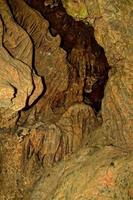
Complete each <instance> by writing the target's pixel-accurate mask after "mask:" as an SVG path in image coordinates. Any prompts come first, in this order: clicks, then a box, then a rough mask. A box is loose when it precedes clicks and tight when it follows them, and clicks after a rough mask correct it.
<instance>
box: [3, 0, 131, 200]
mask: <svg viewBox="0 0 133 200" xmlns="http://www.w3.org/2000/svg"><path fill="white" fill-rule="evenodd" d="M9 2H10V5H11V7H12V12H13V15H14V18H16V20H17V21H16V22H15V21H14V19H13V17H12V14H11V11H10V9H9V7H8V6H7V3H6V1H5V0H1V1H0V14H1V24H0V41H1V43H0V61H1V62H0V63H1V64H0V68H1V70H0V89H1V91H2V90H4V89H5V88H6V92H7V93H6V95H3V94H4V93H2V92H0V95H1V98H0V105H2V108H1V107H0V108H1V109H0V111H1V110H2V112H3V110H4V111H5V110H6V111H7V109H8V112H9V115H11V117H10V118H11V119H12V118H13V114H14V113H15V114H14V122H15V121H16V119H17V112H18V111H20V110H21V109H22V108H24V107H25V106H26V108H27V105H31V104H32V102H33V101H34V100H35V98H37V96H38V95H39V94H40V93H41V91H42V84H41V82H40V78H37V76H36V75H35V72H34V71H33V69H32V62H33V61H34V60H32V56H33V54H34V53H35V63H33V65H35V66H34V67H36V69H37V72H38V74H39V75H42V76H43V77H44V79H45V82H46V87H47V88H46V89H47V90H46V93H45V94H43V98H42V99H41V100H40V101H39V102H38V103H37V104H35V105H34V107H33V109H30V110H29V111H27V110H26V111H25V113H23V114H24V115H28V117H27V118H25V117H24V120H26V119H27V120H28V122H30V120H31V122H32V123H29V124H28V123H26V121H24V123H23V124H21V127H16V129H15V128H14V124H13V120H11V122H10V124H11V126H13V128H12V130H10V129H8V130H7V129H2V128H3V127H4V126H6V125H5V124H6V123H5V122H7V118H8V120H9V119H10V118H9V116H8V112H6V115H4V114H3V113H2V115H1V116H0V117H1V119H4V118H5V119H6V120H5V119H4V120H3V121H2V120H1V124H0V128H1V129H0V146H1V148H0V186H1V187H0V200H4V199H6V200H11V199H14V200H21V199H23V200H30V199H32V200H34V199H36V200H45V199H46V200H66V199H68V200H113V199H116V200H122V199H123V200H131V199H133V159H132V158H133V155H132V154H133V153H132V148H133V146H132V141H133V140H132V139H133V138H132V137H133V136H132V130H133V129H132V123H131V120H132V107H131V106H132V101H131V96H132V93H131V91H132V79H131V78H132V68H131V61H132V57H131V53H132V51H131V48H132V41H133V40H132V34H131V33H132V29H131V22H130V20H131V10H132V1H124V0H123V1H119V0H118V1H117V2H116V1H114V0H112V1H105V0H102V1H92V0H90V1H83V0H77V1H73V0H71V1H69V0H66V1H63V2H64V3H65V2H66V4H65V7H66V9H67V11H68V12H69V13H70V14H71V10H72V9H70V10H69V7H70V8H72V6H73V8H74V9H73V11H74V13H75V12H76V13H77V14H76V15H75V14H74V16H76V19H77V17H78V16H79V17H80V18H82V19H83V20H84V21H86V22H90V23H91V24H92V25H93V26H94V29H95V35H96V38H97V41H98V42H99V43H100V44H101V45H102V46H103V47H104V49H105V52H106V55H107V58H108V61H109V64H110V65H111V67H112V70H111V72H110V77H109V81H108V84H107V87H106V91H105V97H104V100H103V104H102V111H101V113H102V117H103V124H102V126H99V119H98V116H97V118H96V116H95V114H94V112H93V110H92V109H91V108H90V107H89V106H87V105H85V104H84V103H75V104H73V105H71V106H70V107H69V108H68V107H65V106H64V99H65V96H64V91H66V90H67V86H68V65H67V63H66V60H65V54H64V52H63V51H62V50H61V49H60V48H59V45H60V39H59V37H56V38H53V37H51V35H50V34H49V31H48V24H47V22H46V21H45V20H44V19H43V18H42V16H41V15H40V14H39V13H38V12H36V11H34V10H32V9H31V8H29V7H28V6H27V5H26V4H25V3H24V2H23V1H19V0H12V1H11V0H10V1H9ZM68 2H69V3H68ZM12 3H13V4H12ZM71 3H72V4H71ZM75 3H76V5H78V6H79V7H78V8H81V11H79V9H76V7H74V5H75ZM80 3H82V6H81V7H80ZM20 5H21V6H20ZM84 9H85V10H86V11H85V12H84ZM75 10H76V11H75ZM23 12H25V15H23ZM84 13H85V15H84ZM127 14H128V15H127ZM18 24H20V25H21V26H22V27H23V28H22V27H20V26H19V25H18ZM24 29H25V30H26V31H25V30H24ZM40 30H42V32H40ZM29 35H30V37H29ZM30 38H31V39H32V42H33V44H32V42H31V39H30ZM32 45H33V46H32ZM45 45H46V46H45ZM33 47H35V48H33ZM34 50H35V51H34ZM39 61H40V62H39ZM43 62H44V64H43ZM3 68H4V70H3ZM5 69H6V70H7V72H6V74H7V76H6V75H5ZM9 69H10V71H9ZM55 69H56V70H55ZM43 70H44V71H43ZM62 70H63V71H62ZM16 74H17V75H16ZM18 74H19V76H18ZM18 79H19V81H18ZM5 86H6V87H5ZM37 87H38V88H39V89H37ZM3 88H4V89H3ZM8 88H9V89H8ZM4 97H7V98H5V99H4ZM1 102H2V103H1ZM35 103H36V102H35ZM3 105H4V106H3ZM57 105H58V106H59V107H58V106H57ZM12 106H13V109H12V110H11V111H10V110H9V109H10V108H12ZM41 112H42V115H43V116H41ZM36 113H38V115H36ZM7 116H8V117H7ZM35 116H37V121H36V123H34V124H33V122H34V120H35V118H34V117H35ZM39 116H40V119H39ZM51 118H52V120H51ZM49 119H50V120H49ZM41 120H42V121H43V122H41ZM27 124H28V126H27ZM8 127H9V121H8ZM84 143H86V145H87V146H86V147H85V148H83V144H84ZM105 144H106V146H104V145H105ZM107 144H108V146H107ZM113 146H117V147H113ZM118 146H119V147H118ZM81 147H82V148H81ZM80 148H81V149H80ZM77 150H79V152H77V153H76V151H77ZM72 153H75V154H74V155H72V156H71V157H69V158H68V155H69V156H70V154H72ZM59 161H60V163H59ZM51 166H53V168H51Z"/></svg>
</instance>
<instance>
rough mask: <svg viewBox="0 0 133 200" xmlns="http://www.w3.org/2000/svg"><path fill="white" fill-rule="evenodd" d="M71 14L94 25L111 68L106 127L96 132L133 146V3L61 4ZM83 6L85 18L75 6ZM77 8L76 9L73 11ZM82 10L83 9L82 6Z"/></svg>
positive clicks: (104, 114) (104, 109) (104, 110)
mask: <svg viewBox="0 0 133 200" xmlns="http://www.w3.org/2000/svg"><path fill="white" fill-rule="evenodd" d="M62 3H63V4H64V6H65V8H66V10H67V11H68V13H69V14H71V15H73V16H74V17H75V14H73V13H76V16H78V17H79V19H81V18H82V19H83V18H84V19H83V20H84V21H85V22H89V23H90V24H92V25H93V27H94V30H95V36H96V39H97V41H98V43H99V44H100V45H101V46H102V47H103V48H104V50H105V53H106V56H107V59H108V62H109V64H110V66H111V67H112V70H111V71H110V76H109V81H108V83H107V86H106V89H105V97H104V100H103V104H102V117H103V125H102V128H101V130H99V131H98V132H97V134H98V135H99V134H100V133H101V135H104V136H105V138H104V139H105V141H106V142H108V143H109V144H114V145H116V146H117V145H118V146H125V147H129V148H131V147H133V134H132V133H133V127H132V124H133V121H132V116H133V107H132V105H133V102H132V97H133V95H132V94H133V93H132V90H133V81H132V80H133V68H132V61H133V57H132V50H133V27H132V20H133V14H132V13H133V2H132V1H130V0H129V1H124V0H123V1H121V0H118V1H115V0H112V1H105V0H103V1H95V2H94V1H83V0H80V1H79V0H77V1H69V0H66V1H62ZM83 4H84V12H85V13H86V10H87V12H88V14H87V15H86V16H85V17H82V16H80V12H79V10H78V9H76V7H77V8H78V7H80V6H81V5H83ZM74 7H75V9H73V8H74ZM82 7H83V6H82Z"/></svg>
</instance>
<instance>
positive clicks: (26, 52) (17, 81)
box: [0, 1, 43, 128]
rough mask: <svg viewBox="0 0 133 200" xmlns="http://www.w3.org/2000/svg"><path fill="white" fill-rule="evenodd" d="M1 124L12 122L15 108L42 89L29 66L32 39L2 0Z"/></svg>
mask: <svg viewBox="0 0 133 200" xmlns="http://www.w3.org/2000/svg"><path fill="white" fill-rule="evenodd" d="M0 14H1V19H0V60H1V62H0V63H1V64H0V69H1V70H0V73H1V74H0V116H1V117H0V126H1V128H5V127H10V126H14V123H15V121H16V120H17V115H18V111H20V110H22V109H23V108H24V107H25V106H26V104H27V105H31V104H32V103H33V102H34V100H35V99H37V98H38V96H39V95H40V94H41V93H42V91H43V85H42V81H41V78H40V77H39V76H37V75H36V74H35V72H34V70H33V69H32V56H33V51H32V48H33V47H32V43H31V40H30V38H29V36H28V35H27V33H26V32H25V31H24V30H23V29H22V28H21V27H19V26H18V25H16V23H15V21H14V20H13V17H12V14H11V12H10V9H9V7H8V6H7V4H6V2H5V1H1V2H0Z"/></svg>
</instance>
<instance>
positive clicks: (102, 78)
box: [26, 0, 110, 113]
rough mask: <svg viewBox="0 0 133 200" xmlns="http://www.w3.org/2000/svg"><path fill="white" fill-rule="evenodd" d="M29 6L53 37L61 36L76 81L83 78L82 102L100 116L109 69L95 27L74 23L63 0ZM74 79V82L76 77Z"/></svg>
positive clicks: (39, 0) (33, 0) (31, 2)
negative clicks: (97, 39) (39, 16)
mask: <svg viewBox="0 0 133 200" xmlns="http://www.w3.org/2000/svg"><path fill="white" fill-rule="evenodd" d="M26 2H27V3H28V4H29V5H30V6H31V7H32V8H34V9H36V10H37V11H39V12H40V13H41V14H42V15H43V17H44V18H45V19H46V20H47V21H48V22H49V31H50V33H51V35H52V36H56V35H57V34H59V35H60V37H61V44H60V47H61V48H63V49H64V50H65V51H66V52H67V60H68V62H69V63H70V64H71V67H72V68H73V70H72V71H75V73H76V75H75V76H76V79H80V78H83V77H84V86H83V93H82V95H83V101H84V103H85V104H88V105H90V106H91V107H92V108H93V109H94V110H95V111H96V113H98V112H99V111H100V109H101V102H102V99H103V97H104V88H105V85H106V82H107V80H108V71H109V69H110V67H109V65H108V62H107V59H106V56H105V53H104V49H103V48H102V47H101V46H100V45H99V44H98V43H97V41H96V40H95V37H94V29H93V27H91V26H89V25H86V24H84V23H83V22H82V21H75V20H74V19H73V18H72V17H71V16H69V15H68V14H67V13H66V10H65V8H64V7H63V5H62V3H61V1H60V0H56V1H51V2H52V3H51V2H50V1H46V0H28V1H26ZM70 70H71V69H70ZM81 72H82V74H81ZM82 76H83V77H82ZM71 78H72V79H73V78H74V77H73V75H71Z"/></svg>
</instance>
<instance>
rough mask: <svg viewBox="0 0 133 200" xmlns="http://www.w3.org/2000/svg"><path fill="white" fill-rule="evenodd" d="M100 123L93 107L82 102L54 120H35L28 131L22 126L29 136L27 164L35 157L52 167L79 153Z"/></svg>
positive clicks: (23, 133)
mask: <svg viewBox="0 0 133 200" xmlns="http://www.w3.org/2000/svg"><path fill="white" fill-rule="evenodd" d="M97 126H98V121H97V119H96V116H95V114H94V112H93V110H92V108H90V107H89V106H87V105H85V104H82V103H81V104H75V105H73V106H71V107H70V108H69V109H68V110H67V111H66V112H65V113H64V114H63V115H62V117H61V118H60V119H59V120H58V121H56V122H55V123H52V124H48V123H41V124H40V123H36V126H35V125H34V126H32V127H31V128H29V130H26V128H23V129H22V134H21V135H20V137H23V135H24V138H25V135H27V136H26V138H25V139H24V143H25V158H26V160H27V163H29V162H31V161H30V160H33V159H34V157H36V158H37V160H38V161H37V162H38V163H40V165H42V166H43V167H44V168H45V169H46V167H47V166H52V165H53V164H54V163H56V162H58V161H60V160H62V159H63V158H64V157H65V156H68V155H71V154H72V153H74V152H76V151H77V150H78V149H79V147H80V146H81V144H83V142H84V140H87V137H88V134H89V133H90V132H91V131H92V130H94V128H96V127H97ZM25 131H26V134H25ZM28 131H29V132H28ZM27 168H28V164H27Z"/></svg>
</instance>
